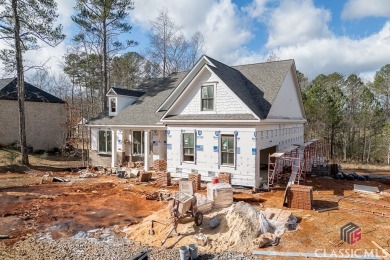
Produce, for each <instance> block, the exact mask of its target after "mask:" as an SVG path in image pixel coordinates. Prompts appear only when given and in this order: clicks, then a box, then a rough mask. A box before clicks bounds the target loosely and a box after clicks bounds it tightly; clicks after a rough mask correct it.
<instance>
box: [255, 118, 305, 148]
mask: <svg viewBox="0 0 390 260" xmlns="http://www.w3.org/2000/svg"><path fill="white" fill-rule="evenodd" d="M256 135H257V147H258V149H259V150H262V149H266V148H269V147H272V146H277V148H276V149H277V151H285V150H286V149H288V148H290V147H291V146H292V145H294V144H303V143H304V124H303V123H301V124H293V123H291V124H267V125H260V126H259V127H257V129H256Z"/></svg>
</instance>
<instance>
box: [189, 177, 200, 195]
mask: <svg viewBox="0 0 390 260" xmlns="http://www.w3.org/2000/svg"><path fill="white" fill-rule="evenodd" d="M188 180H189V181H192V186H193V187H194V192H195V191H197V190H200V181H201V177H200V174H199V173H189V174H188Z"/></svg>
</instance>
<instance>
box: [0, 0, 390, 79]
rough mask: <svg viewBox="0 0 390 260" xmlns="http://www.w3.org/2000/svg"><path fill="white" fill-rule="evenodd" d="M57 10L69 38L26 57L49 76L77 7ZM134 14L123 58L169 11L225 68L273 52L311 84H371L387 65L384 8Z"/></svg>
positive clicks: (156, 1)
mask: <svg viewBox="0 0 390 260" xmlns="http://www.w3.org/2000/svg"><path fill="white" fill-rule="evenodd" d="M57 2H58V6H59V14H60V17H59V22H60V23H62V24H63V25H64V31H65V33H66V34H67V35H68V36H69V37H68V38H67V40H65V41H64V42H63V43H62V44H61V45H59V46H58V47H56V48H55V49H52V48H50V47H45V48H43V49H41V50H40V51H39V53H38V54H37V53H31V54H29V55H27V58H29V57H31V58H32V60H37V62H43V61H46V60H47V59H48V58H50V61H49V62H48V63H47V64H48V65H49V66H50V67H51V69H52V70H54V71H59V70H60V66H59V64H60V63H61V60H62V57H63V55H64V54H65V53H66V49H67V48H68V44H69V40H70V39H71V37H70V36H71V35H72V34H74V32H75V26H74V25H73V24H72V21H71V19H70V17H71V15H72V14H73V12H74V10H73V6H74V3H75V0H57ZM134 6H135V9H134V10H132V11H131V12H130V16H129V21H130V23H131V24H132V25H133V31H132V33H131V34H130V35H126V36H124V37H127V38H130V39H134V40H137V41H138V42H139V43H140V44H139V46H137V47H136V48H131V49H129V51H139V52H141V53H142V52H143V51H144V50H145V48H146V47H147V44H148V42H147V38H146V37H145V34H147V33H148V31H149V29H150V21H151V20H153V19H155V18H156V17H157V15H158V13H159V11H160V10H162V9H163V8H167V9H168V11H169V15H170V16H171V18H172V20H174V22H175V23H176V24H178V25H182V26H183V30H184V33H185V35H186V36H187V37H190V36H191V35H192V34H193V33H195V32H196V31H200V32H201V33H202V34H203V35H204V37H205V49H206V54H207V55H209V56H211V57H213V58H215V59H218V60H220V61H222V62H224V63H226V64H228V65H237V64H246V63H257V62H262V61H265V60H266V59H267V57H268V56H269V54H270V53H271V52H272V53H274V54H275V55H276V56H277V57H278V58H280V59H294V60H295V63H296V66H297V68H298V70H300V71H301V72H303V73H304V74H305V75H307V76H308V77H309V78H311V79H312V78H314V77H315V76H317V75H318V74H320V73H324V74H328V73H332V72H340V73H343V74H345V75H349V74H351V73H357V74H359V75H360V76H361V77H362V78H364V79H365V80H372V79H373V76H374V74H375V71H377V70H379V69H380V68H381V67H382V66H384V65H385V64H387V63H390V2H389V1H388V0H346V1H340V0H241V1H240V0H196V1H194V0H193V1H190V0H134ZM0 47H1V43H0ZM37 58H38V59H37ZM0 74H1V73H0Z"/></svg>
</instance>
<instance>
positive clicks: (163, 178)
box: [157, 171, 171, 187]
mask: <svg viewBox="0 0 390 260" xmlns="http://www.w3.org/2000/svg"><path fill="white" fill-rule="evenodd" d="M157 186H160V187H166V186H171V173H170V172H167V171H160V172H157Z"/></svg>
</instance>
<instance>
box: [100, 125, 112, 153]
mask: <svg viewBox="0 0 390 260" xmlns="http://www.w3.org/2000/svg"><path fill="white" fill-rule="evenodd" d="M98 151H99V153H111V151H112V146H111V130H99V147H98Z"/></svg>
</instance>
